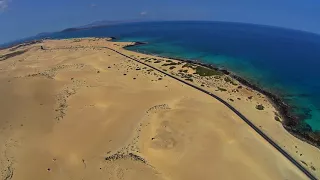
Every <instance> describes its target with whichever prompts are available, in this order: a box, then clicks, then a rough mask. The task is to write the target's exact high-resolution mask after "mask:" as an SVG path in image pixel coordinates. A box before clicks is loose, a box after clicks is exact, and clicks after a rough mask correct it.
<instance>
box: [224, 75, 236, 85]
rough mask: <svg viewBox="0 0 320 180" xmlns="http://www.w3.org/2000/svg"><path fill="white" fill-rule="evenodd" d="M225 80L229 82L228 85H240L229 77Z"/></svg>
mask: <svg viewBox="0 0 320 180" xmlns="http://www.w3.org/2000/svg"><path fill="white" fill-rule="evenodd" d="M224 80H225V81H226V82H227V83H230V84H232V85H234V86H236V85H238V84H237V83H235V82H234V81H233V80H232V79H231V78H230V77H229V76H227V77H225V78H224Z"/></svg>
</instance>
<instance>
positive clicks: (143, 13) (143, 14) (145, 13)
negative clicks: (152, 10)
mask: <svg viewBox="0 0 320 180" xmlns="http://www.w3.org/2000/svg"><path fill="white" fill-rule="evenodd" d="M147 14H148V12H146V11H142V12H140V15H141V16H145V15H147Z"/></svg>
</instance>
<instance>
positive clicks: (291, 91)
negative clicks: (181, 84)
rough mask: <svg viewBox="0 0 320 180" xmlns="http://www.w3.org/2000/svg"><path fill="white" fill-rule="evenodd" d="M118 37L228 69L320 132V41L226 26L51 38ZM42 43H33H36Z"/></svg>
mask: <svg viewBox="0 0 320 180" xmlns="http://www.w3.org/2000/svg"><path fill="white" fill-rule="evenodd" d="M110 36H113V37H116V38H117V41H143V42H148V44H146V45H141V46H135V47H130V48H129V49H131V50H135V51H140V52H146V53H153V54H158V55H161V56H169V57H177V58H183V59H190V60H198V61H201V62H204V63H208V64H214V65H216V66H219V67H224V68H226V69H228V70H230V71H232V72H233V73H235V74H237V75H239V76H242V77H244V78H246V79H248V80H250V81H251V82H253V83H255V84H258V85H260V86H261V87H263V88H265V89H267V90H269V91H271V92H273V93H276V94H278V95H280V96H281V97H282V98H283V99H284V100H285V102H287V103H288V104H290V105H291V106H292V107H293V108H292V109H291V112H293V113H295V114H296V115H298V116H299V117H300V118H301V119H303V120H304V121H303V122H304V123H306V124H308V125H309V126H311V128H312V130H313V131H320V70H319V68H320V35H317V34H312V33H307V32H302V31H296V30H289V29H283V28H276V27H270V26H262V25H252V24H242V23H228V22H148V23H146V22H144V23H132V24H123V25H115V26H107V27H99V28H92V29H86V30H79V31H73V32H58V33H53V34H51V35H50V36H49V37H50V38H58V39H59V38H74V37H110ZM38 38H43V37H32V38H30V39H38Z"/></svg>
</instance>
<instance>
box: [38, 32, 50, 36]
mask: <svg viewBox="0 0 320 180" xmlns="http://www.w3.org/2000/svg"><path fill="white" fill-rule="evenodd" d="M51 34H53V32H42V33H39V34H37V35H36V36H49V35H51Z"/></svg>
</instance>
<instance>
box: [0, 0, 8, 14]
mask: <svg viewBox="0 0 320 180" xmlns="http://www.w3.org/2000/svg"><path fill="white" fill-rule="evenodd" d="M9 1H10V0H0V12H3V11H4V10H6V9H7V8H8V3H9Z"/></svg>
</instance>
